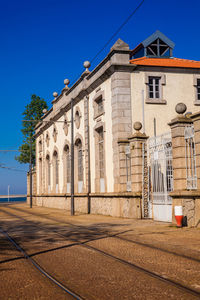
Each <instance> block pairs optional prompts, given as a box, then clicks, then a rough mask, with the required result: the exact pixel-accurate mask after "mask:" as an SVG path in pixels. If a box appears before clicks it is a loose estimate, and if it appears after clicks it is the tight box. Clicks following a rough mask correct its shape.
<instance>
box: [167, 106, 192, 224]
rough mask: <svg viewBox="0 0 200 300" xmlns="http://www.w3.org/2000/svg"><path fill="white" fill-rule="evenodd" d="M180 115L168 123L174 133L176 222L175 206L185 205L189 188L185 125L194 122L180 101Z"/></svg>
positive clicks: (178, 107) (173, 165)
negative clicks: (185, 194) (185, 192)
mask: <svg viewBox="0 0 200 300" xmlns="http://www.w3.org/2000/svg"><path fill="white" fill-rule="evenodd" d="M175 110H176V112H177V113H178V116H177V117H176V118H174V119H172V121H171V122H170V123H169V124H168V125H169V126H170V128H171V135H172V157H173V160H172V167H173V192H171V193H170V196H171V197H172V222H173V223H176V220H175V216H174V206H176V205H181V206H184V201H183V198H184V195H183V194H184V191H186V189H187V173H186V172H187V171H186V168H187V166H186V152H185V127H187V126H188V125H191V124H192V123H193V122H192V120H191V119H190V118H188V117H186V116H184V115H183V114H184V113H185V112H186V110H187V107H186V105H185V104H184V103H178V104H177V105H176V108H175Z"/></svg>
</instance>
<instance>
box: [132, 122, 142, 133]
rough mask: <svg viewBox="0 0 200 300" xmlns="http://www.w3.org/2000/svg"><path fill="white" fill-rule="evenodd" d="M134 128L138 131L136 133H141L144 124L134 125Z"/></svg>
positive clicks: (136, 123) (137, 123)
mask: <svg viewBox="0 0 200 300" xmlns="http://www.w3.org/2000/svg"><path fill="white" fill-rule="evenodd" d="M133 128H134V129H135V130H136V131H140V130H141V129H142V123H140V122H135V123H134V124H133Z"/></svg>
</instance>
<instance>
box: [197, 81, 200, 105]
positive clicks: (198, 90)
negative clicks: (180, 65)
mask: <svg viewBox="0 0 200 300" xmlns="http://www.w3.org/2000/svg"><path fill="white" fill-rule="evenodd" d="M197 100H200V79H197Z"/></svg>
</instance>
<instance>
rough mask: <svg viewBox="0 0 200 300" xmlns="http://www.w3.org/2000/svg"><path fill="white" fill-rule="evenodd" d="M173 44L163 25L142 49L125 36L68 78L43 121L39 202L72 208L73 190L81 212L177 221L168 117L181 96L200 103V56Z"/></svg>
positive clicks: (194, 105)
mask: <svg viewBox="0 0 200 300" xmlns="http://www.w3.org/2000/svg"><path fill="white" fill-rule="evenodd" d="M173 49H174V43H173V42H172V41H171V40H170V39H168V38H167V37H166V36H165V35H164V34H162V33H161V32H159V31H156V32H155V33H154V34H152V35H151V36H150V37H148V38H147V39H146V40H145V41H143V42H142V43H140V44H139V45H138V46H137V47H136V48H135V49H134V50H130V48H129V45H128V44H126V43H125V42H123V41H122V40H120V39H119V40H118V41H117V42H116V43H115V44H114V45H113V46H112V48H111V49H110V52H109V53H108V55H107V56H106V57H105V58H104V59H103V60H102V61H101V63H100V64H99V65H98V66H97V67H95V68H94V69H93V70H92V71H89V68H90V64H89V62H85V64H84V66H85V68H86V70H85V72H84V73H83V74H82V75H81V76H80V78H79V79H78V80H77V81H76V83H75V84H73V86H71V87H70V88H69V87H68V84H69V80H65V81H64V83H65V87H64V88H63V90H62V92H61V93H60V94H59V95H58V94H57V93H54V100H53V101H52V108H51V109H50V110H49V111H48V112H46V113H45V115H44V116H43V118H42V120H41V122H40V123H38V124H37V126H36V134H35V136H36V171H35V172H36V175H35V178H36V189H35V192H34V197H33V201H34V202H33V203H34V204H36V205H43V206H48V207H55V208H63V209H69V210H70V209H71V194H73V197H74V204H75V211H77V212H83V213H87V212H91V213H94V214H105V215H111V216H121V217H130V218H141V217H150V218H151V217H153V218H154V219H155V220H161V221H171V220H172V200H171V197H170V192H172V191H173V166H172V138H171V130H170V127H169V125H168V123H169V122H170V121H171V120H172V119H173V118H174V116H175V110H174V108H175V106H176V104H177V103H179V102H184V103H185V104H186V105H187V108H188V112H189V113H190V112H191V113H197V112H198V111H199V105H200V62H198V61H193V60H186V59H179V58H174V57H173ZM189 113H188V115H189ZM141 124H142V126H143V127H142V128H141ZM72 125H73V126H72ZM133 125H134V127H133ZM72 145H73V146H72ZM73 158H74V159H73ZM73 165H74V167H73ZM71 166H72V167H73V170H72V168H71ZM73 171H74V174H73ZM73 177H74V184H73V180H72V178H73ZM71 191H72V193H71ZM73 192H74V193H73Z"/></svg>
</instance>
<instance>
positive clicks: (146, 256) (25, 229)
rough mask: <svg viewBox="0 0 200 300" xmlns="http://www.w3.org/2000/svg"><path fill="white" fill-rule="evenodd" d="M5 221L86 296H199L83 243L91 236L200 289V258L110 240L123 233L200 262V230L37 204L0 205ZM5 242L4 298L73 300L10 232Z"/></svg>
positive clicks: (1, 260) (1, 266) (109, 249)
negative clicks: (35, 264) (24, 255)
mask: <svg viewBox="0 0 200 300" xmlns="http://www.w3.org/2000/svg"><path fill="white" fill-rule="evenodd" d="M0 227H3V228H4V230H6V231H8V232H9V234H10V236H12V237H13V238H14V239H15V240H16V241H17V242H18V243H19V244H20V245H21V246H22V247H23V249H25V250H26V251H27V252H28V253H29V254H31V255H33V256H32V258H34V259H35V260H36V261H37V262H38V263H39V264H40V265H41V266H42V267H44V269H45V270H46V271H48V272H50V273H51V274H52V275H53V276H55V277H56V278H57V279H58V280H60V281H61V282H62V283H63V284H66V285H67V286H69V287H70V288H71V289H72V290H73V291H75V292H77V293H78V294H80V295H82V296H84V298H85V299H102V300H103V299H120V300H121V299H161V298H162V299H197V298H198V297H195V296H192V295H190V294H188V293H186V292H185V291H182V290H180V289H178V288H177V287H175V286H172V285H168V284H166V283H165V282H162V281H160V280H158V279H156V278H153V277H150V276H149V275H147V274H145V273H142V272H140V271H138V270H136V269H133V268H131V267H130V266H128V265H124V264H122V263H120V262H119V261H116V260H115V259H113V258H111V257H106V256H104V255H102V254H100V253H98V252H96V251H95V250H91V249H88V248H85V247H83V246H82V245H80V244H79V245H78V243H80V242H86V241H87V242H88V241H90V242H88V245H91V246H92V247H95V248H98V249H101V250H103V251H105V252H106V253H109V254H111V255H113V256H115V257H118V258H121V259H123V260H126V261H128V262H131V263H133V264H135V265H138V266H140V267H142V268H145V269H147V270H149V271H151V272H154V273H156V274H160V275H162V276H163V277H165V278H170V279H171V280H173V281H178V282H179V283H181V284H184V285H186V286H188V287H190V288H192V289H195V290H196V291H199V292H200V261H199V262H198V261H195V260H189V259H187V258H184V257H178V256H176V255H174V254H172V253H165V252H163V251H160V250H156V249H151V248H149V247H144V246H142V245H138V244H134V243H130V242H127V241H122V240H119V239H117V238H115V237H109V238H108V235H113V234H119V233H120V234H119V236H121V237H124V238H128V239H130V240H132V241H138V242H140V243H145V244H147V245H153V246H156V247H159V248H162V249H166V250H168V251H173V252H176V253H179V254H180V255H186V256H189V257H193V258H194V259H196V260H198V259H199V260H200V229H199V228H198V229H197V228H182V229H178V228H176V227H175V226H172V225H170V224H168V223H159V222H153V221H152V220H131V219H122V218H112V217H106V216H94V215H76V216H74V217H72V216H70V215H69V212H66V211H62V210H58V209H47V208H42V207H33V208H32V209H30V208H29V207H28V206H26V205H25V204H14V205H13V204H12V205H7V206H6V205H4V206H3V205H0ZM94 239H96V240H95V241H94ZM0 245H1V251H0V272H1V281H0V289H1V295H0V299H69V298H66V297H67V296H66V295H65V294H64V292H62V291H61V290H59V288H57V287H55V286H54V285H53V284H52V283H50V282H49V281H48V280H47V279H44V278H43V276H42V275H38V273H37V271H36V270H35V269H33V267H32V266H31V265H30V264H28V263H27V261H26V260H24V259H21V258H20V254H19V252H17V251H16V250H15V249H14V248H13V247H11V245H10V243H9V242H7V241H6V240H5V239H4V238H3V237H2V238H1V240H0ZM16 291H17V293H16ZM31 291H32V292H31ZM45 297H46V298H45ZM199 299H200V296H199Z"/></svg>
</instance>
